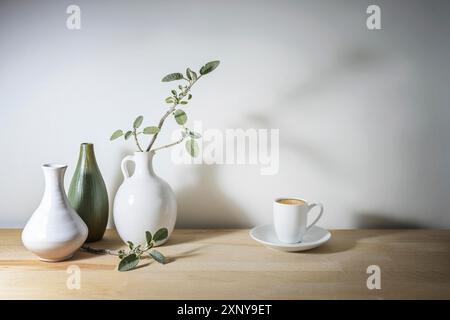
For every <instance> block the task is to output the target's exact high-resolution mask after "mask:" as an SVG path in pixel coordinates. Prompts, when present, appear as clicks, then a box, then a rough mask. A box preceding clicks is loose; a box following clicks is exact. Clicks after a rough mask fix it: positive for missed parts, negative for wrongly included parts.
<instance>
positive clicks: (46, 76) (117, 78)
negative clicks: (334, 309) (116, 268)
mask: <svg viewBox="0 0 450 320" xmlns="http://www.w3.org/2000/svg"><path fill="white" fill-rule="evenodd" d="M72 3H74V4H77V5H79V6H80V7H81V10H82V29H81V30H79V31H70V30H68V29H67V28H66V25H65V21H66V17H67V14H66V13H65V10H66V8H67V6H68V5H69V4H72ZM369 4H378V5H380V7H381V10H382V11H381V19H382V30H378V31H369V30H368V29H367V28H366V23H365V21H366V17H367V14H366V8H367V6H368V5H369ZM449 34H450V4H449V2H448V1H406V0H405V1H400V0H396V1H394V0H392V1H376V0H373V1H361V0H355V1H344V0H342V1H335V0H330V1H312V0H309V1H298V0H297V1H260V0H258V1H256V0H255V1H243V0H239V1H167V0H165V1H111V0H108V1H99V0H96V1H82V0H76V1H75V0H73V1H16V0H15V1H4V0H2V1H0V137H1V138H0V150H1V157H0V161H1V165H0V177H1V178H0V190H1V193H0V226H1V227H21V226H24V224H25V222H26V221H27V219H28V218H29V217H30V215H31V213H32V212H33V210H34V209H35V207H36V206H37V205H38V203H39V200H40V198H41V195H42V191H43V186H44V185H43V177H42V173H41V169H40V165H41V164H42V163H44V162H51V161H57V162H65V163H68V164H69V166H70V167H69V170H68V173H67V178H66V183H67V184H68V182H69V180H70V177H71V175H72V172H73V169H74V166H75V164H76V160H77V156H78V147H79V144H80V143H81V142H88V141H89V142H93V143H94V144H95V148H96V153H97V159H98V161H99V163H100V165H101V169H102V172H103V175H104V178H105V180H106V182H107V184H108V189H109V192H110V197H111V198H112V197H113V195H114V192H115V191H116V190H117V187H118V185H119V184H120V182H121V174H120V170H119V164H120V160H121V158H122V157H123V156H124V155H126V154H127V153H130V152H132V151H133V146H132V145H131V144H130V145H127V144H124V143H119V142H117V143H114V144H112V143H110V142H109V141H108V139H109V136H110V134H111V132H112V131H113V130H115V129H116V128H121V127H124V128H125V127H127V126H128V125H129V124H130V123H131V122H132V120H133V119H134V117H135V116H136V115H138V114H143V115H145V117H146V119H147V120H149V121H150V122H154V123H156V122H157V120H158V119H159V118H160V116H161V115H162V113H163V112H164V110H165V109H164V104H163V103H161V101H162V100H163V98H164V97H166V96H167V92H168V90H169V89H170V86H168V85H167V84H163V83H161V82H160V78H161V76H163V75H164V74H166V73H168V72H172V71H177V70H181V71H182V70H184V68H185V67H186V66H191V67H198V66H200V65H201V64H202V63H204V62H206V61H209V60H212V59H220V60H221V61H222V64H221V66H220V69H218V70H217V71H215V72H214V73H213V74H211V75H210V76H209V78H208V79H205V81H202V83H201V84H200V83H199V84H198V86H197V88H195V89H194V102H193V103H192V106H190V107H189V108H190V109H189V116H190V119H191V120H195V119H196V120H201V121H203V125H204V127H207V128H208V127H209V128H218V129H223V130H224V129H226V128H280V170H279V173H278V174H277V175H272V176H262V175H260V170H259V168H258V167H257V166H254V165H222V166H221V165H211V166H208V165H177V164H174V163H173V162H172V161H171V157H170V152H162V153H160V154H159V156H158V157H157V158H156V159H155V170H156V171H157V172H158V174H159V175H160V176H162V177H164V178H165V179H166V180H167V181H168V182H169V183H170V184H171V185H172V186H173V188H174V190H175V192H176V193H177V197H178V203H179V218H178V226H179V227H207V226H211V227H234V226H240V227H249V226H253V225H256V224H260V223H267V222H270V220H271V200H272V199H273V198H274V197H276V196H278V195H299V196H302V197H304V198H307V199H311V200H316V201H322V202H323V203H324V204H325V207H326V213H325V216H324V218H323V220H322V222H321V223H319V224H321V225H322V226H325V227H329V228H354V227H438V228H440V227H446V228H448V227H450V215H449V209H448V204H449V198H450V197H449V196H450V139H449V138H450V126H449V120H450V105H449V102H450V94H449V91H450V90H449V83H450V82H449V80H450V79H449V75H450V62H449V56H450V48H449V43H450V42H449ZM175 128H176V124H174V123H171V122H169V123H168V125H167V127H166V128H165V131H164V133H163V134H162V135H161V141H169V139H170V137H171V132H172V131H173V130H174V129H175Z"/></svg>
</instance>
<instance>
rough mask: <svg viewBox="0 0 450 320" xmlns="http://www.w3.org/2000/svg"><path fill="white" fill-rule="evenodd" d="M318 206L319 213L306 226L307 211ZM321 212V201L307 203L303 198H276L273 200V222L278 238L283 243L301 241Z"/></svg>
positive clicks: (320, 215)
mask: <svg viewBox="0 0 450 320" xmlns="http://www.w3.org/2000/svg"><path fill="white" fill-rule="evenodd" d="M316 206H317V207H319V208H320V211H319V215H318V216H317V218H316V219H315V220H314V221H313V222H312V223H311V224H310V225H309V226H307V221H308V213H309V212H310V211H311V209H312V208H314V207H316ZM322 214H323V205H322V204H321V203H308V202H306V201H305V200H303V199H296V198H278V199H275V201H274V202H273V222H274V227H275V233H276V234H277V237H278V239H279V240H280V241H281V242H284V243H297V242H301V241H302V239H303V236H304V235H305V234H306V233H307V232H308V230H309V229H310V228H311V227H312V226H313V225H315V224H316V223H317V221H319V219H320V217H322Z"/></svg>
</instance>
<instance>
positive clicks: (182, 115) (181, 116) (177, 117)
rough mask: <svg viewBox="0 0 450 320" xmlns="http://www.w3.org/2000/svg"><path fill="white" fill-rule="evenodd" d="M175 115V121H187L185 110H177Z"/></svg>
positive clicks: (183, 122)
mask: <svg viewBox="0 0 450 320" xmlns="http://www.w3.org/2000/svg"><path fill="white" fill-rule="evenodd" d="M173 115H174V117H175V121H176V122H177V123H178V124H179V125H183V124H185V123H186V121H187V115H186V112H184V111H183V110H180V109H178V110H176V111H175V112H174V114H173Z"/></svg>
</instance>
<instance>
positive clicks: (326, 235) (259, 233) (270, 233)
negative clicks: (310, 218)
mask: <svg viewBox="0 0 450 320" xmlns="http://www.w3.org/2000/svg"><path fill="white" fill-rule="evenodd" d="M250 237H252V238H253V239H254V240H256V241H258V242H260V243H262V244H263V245H265V246H267V247H270V248H273V249H278V250H282V251H304V250H309V249H312V248H315V247H318V246H320V245H322V244H324V243H325V242H327V241H328V240H329V239H330V238H331V233H330V232H329V231H328V230H325V229H323V228H321V227H318V226H313V227H312V228H311V229H310V230H309V231H308V232H307V233H306V235H305V236H304V237H303V240H302V242H298V243H283V242H280V240H278V238H277V235H276V234H275V229H274V227H273V225H272V224H267V225H264V226H259V227H255V228H253V229H252V230H250Z"/></svg>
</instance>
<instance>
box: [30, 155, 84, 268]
mask: <svg viewBox="0 0 450 320" xmlns="http://www.w3.org/2000/svg"><path fill="white" fill-rule="evenodd" d="M66 168H67V166H65V165H58V164H44V165H43V166H42V170H43V171H44V176H45V191H44V196H43V197H42V200H41V203H40V205H39V207H38V208H37V209H36V211H34V213H33V215H32V216H31V218H30V220H28V222H27V224H26V226H25V228H24V229H23V232H22V242H23V244H24V246H25V248H27V249H28V250H30V251H31V252H33V253H34V254H36V255H37V256H38V257H39V259H41V260H43V261H50V262H52V261H62V260H66V259H69V258H71V257H72V255H73V253H74V252H75V251H77V250H78V249H79V248H80V247H81V245H82V244H83V243H84V241H85V240H86V238H87V235H88V228H87V226H86V224H85V223H84V222H83V220H82V219H81V218H80V216H79V215H78V214H77V213H76V212H75V210H73V209H72V207H71V206H70V204H69V200H68V199H67V196H66V192H65V191H64V173H65V172H66Z"/></svg>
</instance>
